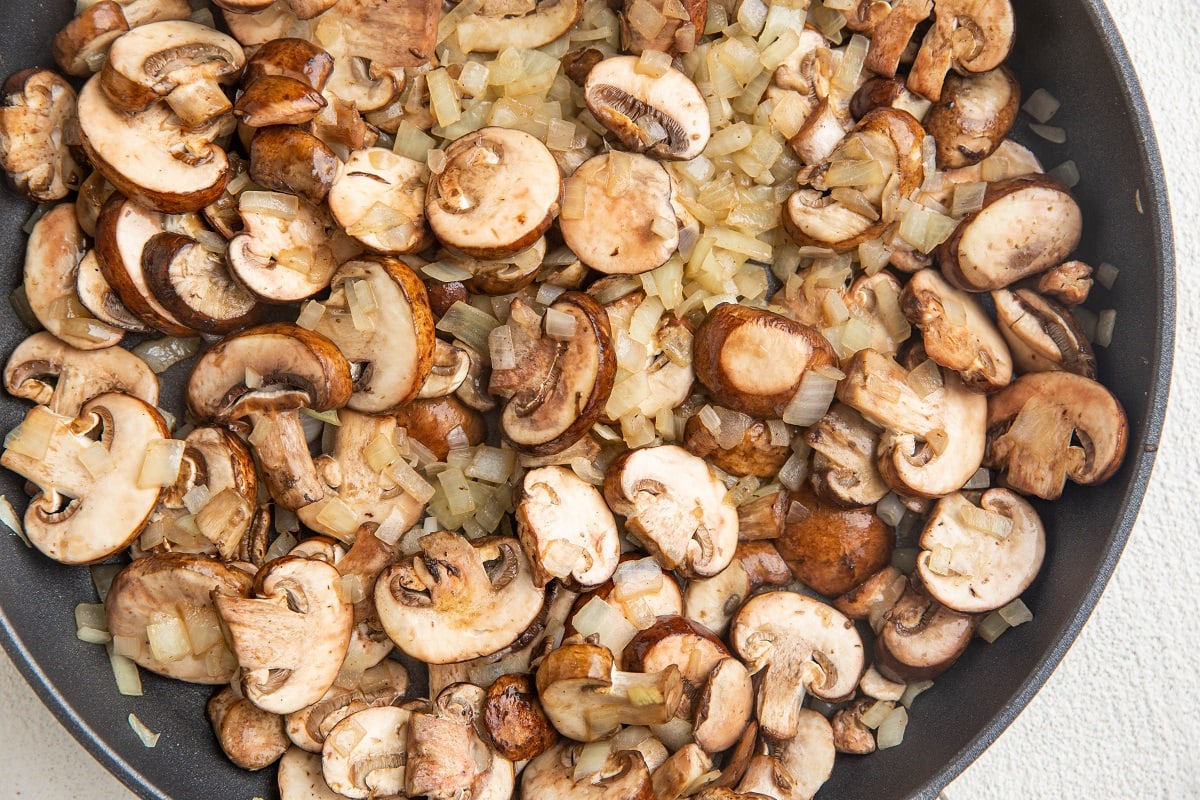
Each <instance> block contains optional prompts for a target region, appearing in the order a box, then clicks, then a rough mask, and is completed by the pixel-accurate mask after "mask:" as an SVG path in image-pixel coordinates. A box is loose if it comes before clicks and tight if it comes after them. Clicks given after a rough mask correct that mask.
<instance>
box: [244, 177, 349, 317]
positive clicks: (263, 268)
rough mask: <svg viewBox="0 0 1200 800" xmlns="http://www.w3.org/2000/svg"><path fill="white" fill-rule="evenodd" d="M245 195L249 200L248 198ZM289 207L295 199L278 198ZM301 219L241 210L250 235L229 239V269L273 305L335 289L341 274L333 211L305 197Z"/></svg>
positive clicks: (299, 213)
mask: <svg viewBox="0 0 1200 800" xmlns="http://www.w3.org/2000/svg"><path fill="white" fill-rule="evenodd" d="M244 197H245V196H244V195H243V198H244ZM274 197H275V198H276V199H277V200H279V201H280V202H281V203H284V204H287V203H288V202H289V199H285V198H290V196H289V195H280V194H275V195H274ZM294 202H296V203H297V206H296V214H295V216H287V215H280V214H275V213H270V212H268V211H265V210H260V209H259V208H258V207H256V206H249V207H248V206H247V205H246V201H245V199H243V205H242V210H241V215H242V220H243V222H244V223H245V227H246V229H245V232H244V233H239V234H238V235H237V236H234V237H233V238H232V239H230V240H229V253H228V260H229V267H230V270H231V271H232V273H233V275H234V277H235V278H237V280H238V282H239V283H241V284H242V285H243V286H245V287H246V288H247V289H249V290H250V291H251V292H253V293H254V294H255V295H257V296H258V297H259V298H261V299H262V300H265V301H267V302H268V303H294V302H297V301H299V300H303V299H305V298H307V297H311V296H312V295H314V294H316V293H317V292H319V291H321V290H322V289H324V288H325V287H326V286H328V285H329V280H330V278H332V277H333V273H334V271H335V270H336V269H337V265H338V262H337V259H336V258H335V256H334V253H333V250H332V249H331V247H330V236H331V231H332V230H333V228H334V227H335V225H334V222H333V220H332V219H331V218H330V216H329V213H328V211H326V210H325V209H324V208H322V207H318V206H316V205H314V204H313V203H310V202H309V201H308V200H305V199H304V198H302V197H297V198H294Z"/></svg>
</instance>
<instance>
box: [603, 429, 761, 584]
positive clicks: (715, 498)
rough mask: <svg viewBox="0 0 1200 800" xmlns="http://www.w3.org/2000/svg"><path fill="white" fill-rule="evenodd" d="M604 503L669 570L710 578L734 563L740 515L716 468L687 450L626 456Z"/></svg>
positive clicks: (611, 474) (607, 480)
mask: <svg viewBox="0 0 1200 800" xmlns="http://www.w3.org/2000/svg"><path fill="white" fill-rule="evenodd" d="M604 497H605V499H606V500H607V501H608V505H609V507H610V508H611V509H612V510H613V512H614V513H617V514H621V515H622V516H624V517H625V518H626V519H625V528H626V531H627V532H628V533H629V534H630V535H631V536H633V537H635V538H636V539H637V540H638V542H639V543H640V544H641V545H642V546H643V547H645V548H646V549H647V551H649V552H650V553H651V554H652V555H654V557H655V558H657V559H658V561H659V563H660V564H662V566H663V569H678V570H680V571H681V572H682V574H684V575H687V576H689V577H704V576H708V575H715V574H717V573H718V572H720V571H721V570H723V569H725V567H727V566H729V562H730V561H731V560H733V555H734V550H735V549H736V547H737V530H738V522H737V510H736V509H735V508H734V506H733V503H732V502H730V500H729V498H728V492H727V491H726V489H725V484H724V483H722V482H721V480H720V479H719V478H718V477H717V476H716V474H714V473H713V471H712V468H711V467H709V465H708V464H707V463H705V461H704V460H703V459H701V458H697V457H696V456H694V455H692V454H691V453H689V452H688V451H686V450H684V449H683V448H682V447H677V446H675V445H661V446H658V447H645V448H641V449H639V450H633V451H630V452H628V453H625V454H624V455H622V456H621V457H619V458H618V459H617V460H616V461H615V462H613V464H612V466H611V467H610V468H609V470H608V473H607V474H606V475H605V477H604Z"/></svg>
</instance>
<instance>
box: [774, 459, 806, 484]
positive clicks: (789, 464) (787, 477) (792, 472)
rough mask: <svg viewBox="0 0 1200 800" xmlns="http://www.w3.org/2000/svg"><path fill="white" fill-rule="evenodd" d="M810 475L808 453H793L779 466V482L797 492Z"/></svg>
mask: <svg viewBox="0 0 1200 800" xmlns="http://www.w3.org/2000/svg"><path fill="white" fill-rule="evenodd" d="M807 475H808V454H807V453H792V454H791V455H790V456H788V460H787V461H785V462H784V463H783V466H782V467H780V468H779V482H780V483H781V484H783V486H785V487H786V488H788V489H790V490H792V491H793V492H797V491H799V490H800V487H801V485H802V484H803V483H804V478H805V477H806V476H807Z"/></svg>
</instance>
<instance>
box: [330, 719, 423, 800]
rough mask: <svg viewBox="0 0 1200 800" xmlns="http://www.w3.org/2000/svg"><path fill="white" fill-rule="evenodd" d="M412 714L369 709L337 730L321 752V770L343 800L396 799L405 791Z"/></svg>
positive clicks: (332, 732)
mask: <svg viewBox="0 0 1200 800" xmlns="http://www.w3.org/2000/svg"><path fill="white" fill-rule="evenodd" d="M411 719H412V714H411V713H410V712H408V711H406V710H404V709H402V708H396V707H395V706H381V707H379V708H366V709H363V710H362V711H359V712H358V713H356V714H351V715H350V716H348V717H346V718H345V719H343V720H342V721H341V722H339V723H338V724H337V725H335V726H334V727H333V730H332V731H330V732H329V736H327V737H326V739H325V747H324V749H323V750H322V751H321V769H322V773H323V775H324V777H325V782H326V783H327V784H328V785H329V788H331V789H333V790H334V791H335V792H337V795H338V796H339V797H351V798H359V799H360V800H366V798H373V797H393V796H397V795H401V794H402V793H403V791H404V773H405V760H406V754H407V751H408V729H409V722H410V720H411Z"/></svg>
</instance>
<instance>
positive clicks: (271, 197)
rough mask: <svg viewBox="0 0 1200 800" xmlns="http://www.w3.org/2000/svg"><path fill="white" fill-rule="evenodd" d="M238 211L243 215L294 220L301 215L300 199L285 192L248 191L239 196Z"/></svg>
mask: <svg viewBox="0 0 1200 800" xmlns="http://www.w3.org/2000/svg"><path fill="white" fill-rule="evenodd" d="M238 209H239V210H240V211H241V212H242V213H243V214H263V215H265V216H268V217H275V218H276V219H282V220H293V219H295V218H296V216H297V215H298V214H299V213H300V198H299V197H297V196H296V195H294V194H284V193H283V192H262V191H246V192H242V193H241V194H240V195H238Z"/></svg>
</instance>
